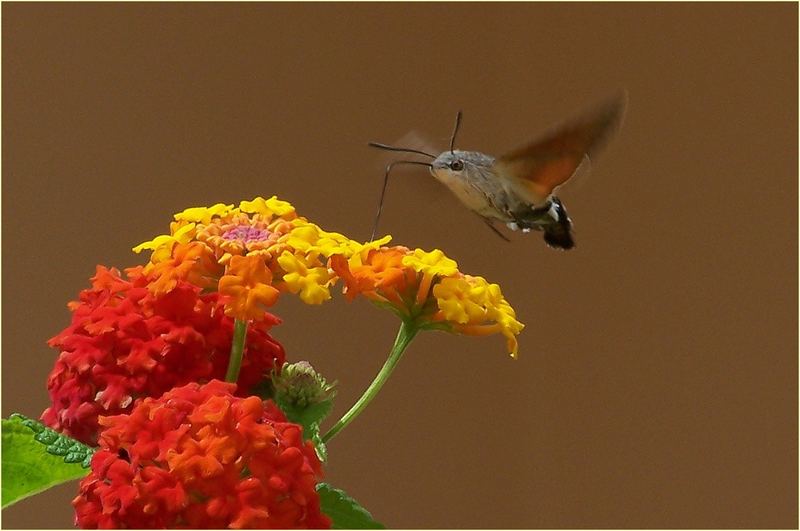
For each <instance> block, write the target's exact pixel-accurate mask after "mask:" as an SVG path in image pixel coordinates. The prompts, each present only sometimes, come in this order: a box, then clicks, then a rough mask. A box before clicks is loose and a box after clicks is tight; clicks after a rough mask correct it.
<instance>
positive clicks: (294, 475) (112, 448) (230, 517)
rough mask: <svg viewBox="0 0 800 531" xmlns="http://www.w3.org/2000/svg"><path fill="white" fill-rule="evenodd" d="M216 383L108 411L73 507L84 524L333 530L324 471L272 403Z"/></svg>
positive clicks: (308, 445)
mask: <svg viewBox="0 0 800 531" xmlns="http://www.w3.org/2000/svg"><path fill="white" fill-rule="evenodd" d="M234 388H235V386H234V385H233V384H226V383H223V382H220V381H218V380H214V381H211V382H210V383H208V384H205V385H203V386H201V385H199V384H196V383H193V384H188V385H186V386H183V387H179V388H176V389H173V390H171V391H168V392H166V393H165V394H164V395H162V396H161V397H160V398H157V399H153V398H147V399H145V400H144V401H142V402H141V404H139V405H138V407H136V409H135V410H134V411H133V412H132V413H131V414H130V415H120V416H110V417H102V418H101V420H100V423H101V424H102V425H103V426H104V428H105V429H104V430H103V432H102V434H101V436H100V449H99V450H98V451H97V453H96V454H95V456H94V458H93V459H92V471H91V473H90V474H89V475H88V476H87V477H86V478H84V479H83V480H82V481H81V484H80V495H79V496H78V497H77V498H76V500H75V502H74V504H75V509H76V515H77V516H76V520H77V523H78V525H80V526H81V527H83V528H112V527H118V526H119V524H120V522H124V523H125V526H126V527H129V528H141V529H158V528H161V529H163V528H176V527H185V528H227V527H230V528H232V529H243V528H247V529H259V528H261V529H266V528H270V529H276V528H277V529H296V528H328V527H330V519H329V518H328V517H327V516H325V515H323V514H322V513H321V511H320V505H319V496H318V495H317V493H316V490H315V487H316V484H317V481H318V479H319V477H320V473H321V467H320V462H319V460H318V459H317V455H316V453H315V451H314V448H313V446H312V444H311V443H310V442H305V443H304V442H303V438H302V433H301V428H300V426H298V425H296V424H292V423H289V422H287V421H286V417H285V416H284V415H283V413H282V412H281V411H280V410H279V409H278V408H277V407H276V406H275V404H274V403H272V402H271V401H270V402H263V401H262V400H261V399H259V398H258V397H256V396H250V397H247V398H239V397H235V396H234V395H233V393H234Z"/></svg>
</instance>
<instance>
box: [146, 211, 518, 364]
mask: <svg viewBox="0 0 800 531" xmlns="http://www.w3.org/2000/svg"><path fill="white" fill-rule="evenodd" d="M390 240H391V237H390V236H386V237H384V238H382V239H380V240H377V241H372V242H367V243H359V242H356V241H353V240H351V239H349V238H347V237H346V236H343V235H341V234H338V233H335V232H328V231H325V230H323V229H322V228H320V227H319V226H317V225H315V224H313V223H311V222H309V221H308V220H307V219H305V218H303V217H300V216H298V215H297V213H296V212H295V209H294V207H292V206H291V205H290V204H289V203H287V202H285V201H281V200H279V199H277V198H276V197H271V198H270V199H263V198H261V197H258V198H256V199H254V200H253V201H243V202H241V203H240V205H239V206H238V207H234V206H233V205H225V204H221V203H220V204H217V205H214V206H211V207H208V208H205V207H197V208H190V209H187V210H184V211H183V212H180V213H178V214H176V215H175V221H174V222H173V223H172V224H171V226H170V234H165V235H161V236H158V237H156V238H154V239H153V240H151V241H148V242H145V243H143V244H141V245H139V246H137V247H135V248H134V250H135V251H137V252H140V251H143V250H151V251H152V255H151V258H150V262H149V264H148V265H147V266H145V269H144V272H145V274H146V275H148V277H149V278H151V279H152V281H151V289H152V290H154V291H155V292H156V293H167V292H169V291H170V290H172V289H174V287H175V286H176V285H177V283H178V282H180V281H187V282H191V283H193V284H196V285H198V286H201V287H204V288H216V289H217V290H218V291H219V293H220V295H221V296H222V297H223V298H224V300H225V301H226V302H225V311H226V313H227V315H229V316H231V317H235V318H237V319H240V320H249V321H257V320H259V319H261V318H262V316H263V315H265V310H266V309H267V308H269V307H270V306H271V305H273V304H274V303H275V302H276V300H277V299H278V297H279V294H280V293H281V292H288V293H293V294H297V295H298V296H299V297H300V298H301V299H302V300H303V301H304V302H305V303H307V304H321V303H322V302H324V301H326V300H328V299H330V298H331V292H330V290H331V287H333V286H334V284H336V283H337V282H338V281H339V280H342V281H343V283H344V288H343V290H344V293H345V295H346V296H347V298H348V299H350V300H352V299H353V298H354V297H356V296H357V295H362V296H364V297H366V298H367V299H369V300H371V301H373V302H375V303H377V304H379V305H384V306H388V307H389V308H390V309H392V310H393V311H395V312H396V313H398V314H399V315H400V316H401V317H402V318H403V319H406V320H413V321H415V324H416V325H417V326H418V328H429V329H440V330H446V331H449V332H455V333H462V334H471V335H488V334H502V335H503V336H505V337H506V339H507V346H508V351H509V352H510V353H511V355H512V356H515V357H516V355H517V340H516V336H517V335H518V334H519V333H520V332H521V330H522V328H523V325H522V323H520V322H519V321H518V320H517V319H516V316H515V313H514V310H513V308H512V307H511V306H510V305H509V304H508V302H507V301H506V300H505V298H504V297H503V295H502V293H501V291H500V287H499V286H498V285H497V284H490V283H488V282H487V281H486V280H484V279H483V278H481V277H473V276H469V275H464V274H462V273H461V272H459V270H458V267H457V265H456V263H455V262H454V261H453V260H451V259H449V258H447V257H446V256H445V255H444V253H442V252H441V251H439V250H438V249H437V250H434V251H432V252H425V251H423V250H421V249H415V250H413V251H412V250H410V249H407V248H405V247H399V246H395V247H387V246H386V244H387V243H388V242H389V241H390Z"/></svg>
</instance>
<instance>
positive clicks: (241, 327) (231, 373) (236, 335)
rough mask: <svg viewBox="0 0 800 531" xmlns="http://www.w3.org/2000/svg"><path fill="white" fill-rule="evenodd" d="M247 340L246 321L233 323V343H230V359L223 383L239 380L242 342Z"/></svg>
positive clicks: (242, 352) (242, 353)
mask: <svg viewBox="0 0 800 531" xmlns="http://www.w3.org/2000/svg"><path fill="white" fill-rule="evenodd" d="M245 339H247V321H244V320H242V319H236V320H234V322H233V341H232V343H231V359H230V361H229V362H228V372H227V374H226V375H225V381H226V382H230V383H236V381H237V380H238V379H239V369H241V368H242V357H243V356H244V342H245Z"/></svg>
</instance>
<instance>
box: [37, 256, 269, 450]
mask: <svg viewBox="0 0 800 531" xmlns="http://www.w3.org/2000/svg"><path fill="white" fill-rule="evenodd" d="M126 273H127V274H126V278H123V277H122V276H121V275H120V273H119V271H118V270H116V269H113V268H112V269H107V268H105V267H102V266H98V267H97V274H96V275H95V276H94V278H92V287H91V288H90V289H86V290H84V291H82V292H81V294H80V297H79V300H78V301H74V302H71V303H70V304H69V307H70V309H71V310H72V311H73V315H72V324H71V325H70V326H68V327H67V328H66V329H65V330H63V331H62V332H61V333H60V334H58V335H57V336H55V337H54V338H52V339H51V340H50V342H49V344H50V345H51V346H52V347H55V348H58V349H60V351H61V353H60V355H59V357H58V360H57V361H56V364H55V367H54V368H53V370H52V371H51V372H50V376H49V378H48V381H47V388H48V390H49V393H50V400H51V406H50V407H49V408H48V409H46V410H45V412H44V413H43V414H42V421H43V422H44V423H45V424H47V425H49V426H51V427H52V428H54V429H56V430H58V431H60V432H63V433H65V434H67V435H70V436H72V437H75V438H76V439H79V440H80V441H82V442H84V443H87V444H91V445H93V444H95V443H96V441H97V432H98V416H100V415H116V414H120V413H125V412H128V411H130V410H131V408H132V407H133V405H134V404H135V403H136V401H137V400H138V399H140V398H144V397H158V396H160V395H161V394H162V393H164V392H166V391H168V390H170V389H172V388H173V387H176V386H180V385H185V384H187V383H189V382H201V383H202V382H207V381H209V380H211V379H213V378H219V379H222V378H223V377H224V375H225V371H226V369H227V366H228V359H229V357H230V350H231V341H232V337H233V319H232V318H230V317H227V316H226V315H225V308H224V300H222V298H221V296H220V294H219V293H217V292H209V293H203V292H202V291H201V288H200V287H198V286H195V285H193V284H190V283H188V282H186V281H179V282H178V283H177V285H176V287H175V289H173V290H172V291H170V292H169V293H166V294H163V295H160V296H155V295H153V293H152V291H151V290H150V289H148V279H147V278H146V277H144V276H143V275H142V268H141V267H137V268H132V269H129V270H127V271H126ZM279 322H280V320H279V319H278V318H277V317H275V316H272V315H270V314H267V315H266V318H265V319H262V320H260V321H257V322H252V323H251V326H250V327H249V330H248V334H247V341H246V354H245V357H244V362H243V364H242V368H241V372H240V373H239V380H238V386H237V387H236V394H237V395H239V396H247V395H249V394H251V389H252V388H253V386H255V385H256V384H257V383H259V382H261V381H262V380H263V379H264V378H265V376H266V375H269V373H270V371H272V370H273V369H279V368H280V367H281V365H283V362H284V360H285V354H284V351H283V347H282V346H281V345H280V343H278V342H277V341H276V340H274V339H273V338H272V337H271V336H270V335H269V334H268V330H269V329H270V327H271V326H272V325H274V324H277V323H279Z"/></svg>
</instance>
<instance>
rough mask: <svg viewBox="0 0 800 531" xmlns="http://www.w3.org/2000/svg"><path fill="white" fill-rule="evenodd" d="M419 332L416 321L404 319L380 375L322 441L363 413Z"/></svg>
mask: <svg viewBox="0 0 800 531" xmlns="http://www.w3.org/2000/svg"><path fill="white" fill-rule="evenodd" d="M417 332H419V327H418V325H417V323H416V322H414V321H412V320H406V319H404V320H403V321H402V323H401V324H400V329H399V330H398V331H397V338H395V340H394V345H393V346H392V350H391V351H390V352H389V358H388V359H387V360H386V363H384V364H383V367H382V368H381V370H380V372H378V375H377V376H375V379H374V380H373V381H372V383H371V384H370V385H369V387H367V390H366V391H364V394H363V395H361V398H359V399H358V401H356V403H355V404H353V407H351V408H350V411H348V412H347V413H345V414H344V415H343V416H342V418H341V419H339V421H338V422H337V423H336V424H334V425H333V427H332V428H331V429H330V430H328V432H327V433H326V434H325V435H323V436H322V442H325V443H326V442H328V441H329V440H331V439H332V438H333V437H334V436H336V434H337V433H339V432H340V431H342V430H343V429H344V428H345V427H347V425H348V424H350V423H351V422H353V420H355V418H356V417H357V416H358V415H359V414H361V412H362V411H363V410H364V409H365V408H366V407H367V405H369V403H370V402H371V401H372V399H373V398H375V396H376V395H377V394H378V392H379V391H380V390H381V387H383V384H384V383H386V380H388V379H389V376H391V374H392V371H394V368H395V367H396V366H397V363H398V362H399V361H400V358H401V357H402V356H403V352H405V350H406V348H407V347H408V345H409V344H410V343H411V341H412V340H413V339H414V336H416V335H417Z"/></svg>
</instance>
